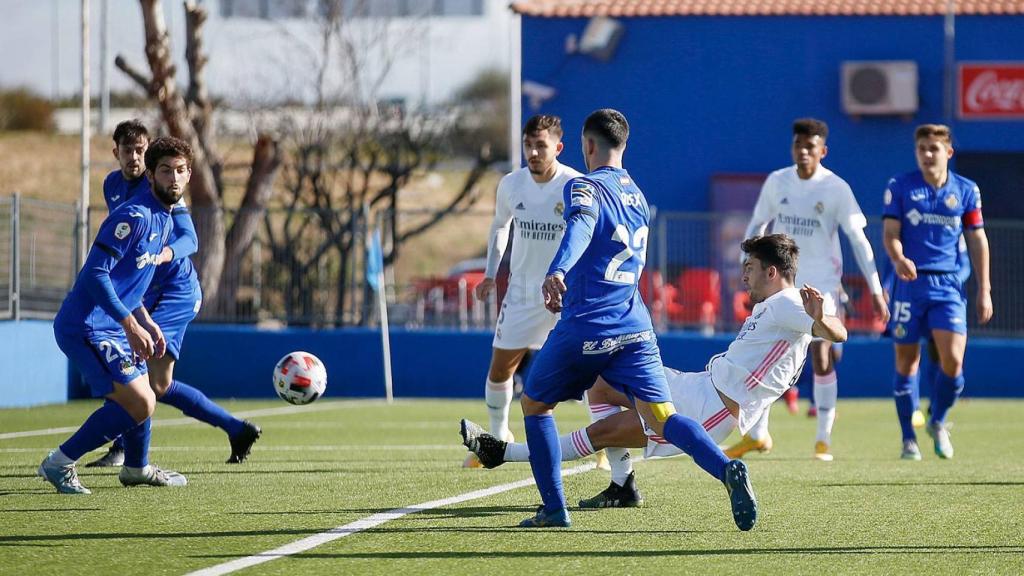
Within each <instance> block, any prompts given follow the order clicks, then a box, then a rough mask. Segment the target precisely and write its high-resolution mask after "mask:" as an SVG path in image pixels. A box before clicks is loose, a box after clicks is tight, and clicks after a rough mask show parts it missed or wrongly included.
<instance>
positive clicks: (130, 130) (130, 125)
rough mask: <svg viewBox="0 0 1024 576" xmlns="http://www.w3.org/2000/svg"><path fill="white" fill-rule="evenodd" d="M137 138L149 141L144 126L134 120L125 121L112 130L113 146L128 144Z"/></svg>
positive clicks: (147, 132)
mask: <svg viewBox="0 0 1024 576" xmlns="http://www.w3.org/2000/svg"><path fill="white" fill-rule="evenodd" d="M139 138H145V139H146V140H149V130H146V125H145V124H143V123H142V122H139V121H138V120H136V119H135V118H132V119H131V120H125V121H124V122H121V123H119V124H118V125H117V128H114V145H115V146H120V145H121V144H130V143H132V142H134V141H136V140H138V139H139Z"/></svg>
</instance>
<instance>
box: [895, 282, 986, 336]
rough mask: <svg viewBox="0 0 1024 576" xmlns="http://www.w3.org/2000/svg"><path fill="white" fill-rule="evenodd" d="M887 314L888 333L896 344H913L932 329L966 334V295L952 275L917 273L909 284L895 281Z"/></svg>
mask: <svg viewBox="0 0 1024 576" xmlns="http://www.w3.org/2000/svg"><path fill="white" fill-rule="evenodd" d="M889 311H890V312H891V314H892V317H891V319H890V320H889V326H888V332H889V333H890V334H891V335H892V339H893V341H894V342H896V343H897V344H916V343H917V342H919V341H920V340H921V338H926V337H928V336H929V335H930V333H931V331H932V330H948V331H950V332H956V333H957V334H966V333H967V296H966V294H965V293H964V287H963V284H962V283H961V282H960V278H959V276H958V275H957V273H955V272H951V273H948V274H930V273H921V272H919V273H918V276H917V280H914V281H911V282H906V281H903V280H900V279H898V278H897V279H896V280H895V283H894V285H893V289H892V298H891V299H890V302H889Z"/></svg>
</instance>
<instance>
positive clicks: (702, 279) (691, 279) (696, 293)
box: [669, 268, 722, 328]
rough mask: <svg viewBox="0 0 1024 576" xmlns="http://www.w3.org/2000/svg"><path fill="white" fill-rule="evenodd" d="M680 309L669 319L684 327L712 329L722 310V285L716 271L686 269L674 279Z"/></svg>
mask: <svg viewBox="0 0 1024 576" xmlns="http://www.w3.org/2000/svg"><path fill="white" fill-rule="evenodd" d="M676 286H677V287H678V288H679V302H680V304H682V309H681V310H680V311H679V313H678V314H676V315H675V317H673V316H672V315H670V316H669V319H670V320H672V321H673V322H676V323H679V324H684V325H699V326H705V327H712V328H713V327H714V326H715V324H716V323H717V322H718V313H719V311H720V310H721V308H722V283H721V279H720V278H719V275H718V271H717V270H712V269H710V268H687V269H686V270H683V271H682V272H681V273H680V274H679V277H678V278H677V279H676Z"/></svg>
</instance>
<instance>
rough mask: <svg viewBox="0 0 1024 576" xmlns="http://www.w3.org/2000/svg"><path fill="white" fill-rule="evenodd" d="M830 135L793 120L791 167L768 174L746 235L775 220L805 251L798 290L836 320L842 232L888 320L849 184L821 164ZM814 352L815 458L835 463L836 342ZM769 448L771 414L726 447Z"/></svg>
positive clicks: (734, 450) (816, 123)
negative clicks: (809, 291) (811, 294)
mask: <svg viewBox="0 0 1024 576" xmlns="http://www.w3.org/2000/svg"><path fill="white" fill-rule="evenodd" d="M827 138H828V126H827V125H826V124H825V123H824V122H822V121H820V120H815V119H813V118H802V119H799V120H797V121H795V122H794V123H793V144H792V155H793V162H794V165H793V166H789V167H786V168H782V169H781V170H776V171H775V172H772V173H771V174H769V175H768V178H767V179H766V180H765V182H764V185H763V186H762V188H761V194H760V196H759V197H758V199H757V204H756V206H755V207H754V214H753V217H752V218H751V219H750V224H749V225H748V226H747V231H746V237H747V238H750V237H753V236H759V235H761V234H762V233H764V231H765V229H766V227H767V226H768V224H769V223H772V231H773V232H782V233H785V234H787V235H789V236H790V237H791V238H793V239H794V240H795V241H796V243H797V245H798V246H799V247H800V272H799V273H798V274H797V278H796V284H797V286H801V285H803V284H809V285H811V286H815V287H817V288H818V289H819V290H820V291H821V293H822V295H823V296H824V299H825V304H824V305H825V312H826V313H827V314H833V315H835V314H837V308H838V307H837V304H838V302H839V293H840V290H841V288H842V285H841V281H842V274H843V255H842V250H841V248H840V245H839V234H838V231H839V229H842V230H843V232H844V233H845V234H846V237H847V239H848V240H849V242H850V247H851V248H852V250H853V254H854V257H855V258H856V260H857V265H858V266H859V267H860V270H861V273H863V274H864V278H865V280H867V286H868V289H869V290H870V291H871V295H872V303H873V307H874V311H875V314H876V315H877V316H878V317H879V318H880V319H881V320H882V321H883V323H885V322H888V320H889V308H888V306H887V305H886V302H885V298H884V297H883V296H882V284H881V282H880V281H879V278H878V271H877V269H876V267H875V258H874V254H873V252H872V250H871V243H870V242H868V239H867V237H866V236H865V235H864V227H865V226H867V219H866V218H865V217H864V213H863V212H861V210H860V206H859V205H858V204H857V199H856V198H855V197H854V196H853V191H852V190H850V186H849V184H847V183H846V181H844V180H843V179H842V178H840V177H839V176H837V175H836V174H835V173H834V172H832V171H831V170H829V169H828V168H825V167H824V166H822V164H821V160H822V159H823V158H824V157H825V155H826V154H828V146H826V143H825V141H826V139H827ZM810 350H811V367H812V368H813V369H814V404H815V407H816V408H817V412H818V414H817V417H818V433H817V437H816V439H815V444H814V457H815V458H816V459H818V460H823V461H830V460H832V453H831V443H832V424H833V422H834V421H835V406H836V396H837V389H838V386H837V379H836V372H835V364H834V360H833V355H832V343H831V342H829V341H827V340H822V339H815V340H814V341H813V342H812V343H811V346H810ZM771 446H772V439H771V436H770V435H769V434H768V411H767V410H766V411H765V413H764V416H763V417H762V419H761V421H760V422H758V424H757V425H756V426H753V427H752V428H751V431H750V434H749V435H748V436H745V437H744V438H743V439H741V440H740V442H739V443H737V444H736V445H734V446H732V447H730V448H729V449H728V450H726V454H727V455H728V456H730V457H732V458H740V457H742V456H743V454H745V453H747V452H749V451H751V450H758V451H762V452H766V451H768V450H770V449H771Z"/></svg>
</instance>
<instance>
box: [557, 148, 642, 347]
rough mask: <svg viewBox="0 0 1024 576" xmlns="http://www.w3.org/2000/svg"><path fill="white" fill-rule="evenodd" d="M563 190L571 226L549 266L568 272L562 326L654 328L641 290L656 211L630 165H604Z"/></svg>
mask: <svg viewBox="0 0 1024 576" xmlns="http://www.w3.org/2000/svg"><path fill="white" fill-rule="evenodd" d="M562 194H563V200H564V202H565V206H566V210H565V213H564V218H565V220H566V222H567V223H568V226H567V232H566V235H565V236H564V237H563V239H562V244H561V245H560V246H559V249H558V252H557V253H556V255H555V258H554V260H553V261H552V263H551V267H550V268H549V270H548V274H554V273H556V272H557V273H561V274H563V275H564V276H565V284H566V287H567V292H566V293H565V295H564V297H563V302H562V318H561V320H560V321H559V324H560V325H561V328H562V329H563V330H565V329H568V330H570V331H571V332H573V333H575V334H579V335H586V336H593V337H602V336H611V335H620V334H628V333H639V332H644V331H648V330H651V329H652V326H651V317H650V314H649V313H648V312H647V307H646V306H645V305H644V303H643V300H642V299H641V298H640V292H639V290H637V286H638V283H639V281H640V274H641V272H643V267H644V262H645V260H646V258H647V237H648V233H649V223H650V216H651V212H650V208H649V207H648V206H647V199H646V198H645V197H644V194H643V192H641V191H640V188H639V187H637V185H636V183H635V182H633V179H632V178H631V177H630V176H629V173H628V172H626V171H625V170H623V169H620V168H610V167H602V168H598V169H597V170H595V171H593V172H591V173H590V174H587V175H586V176H579V177H576V178H573V179H572V180H570V181H569V182H567V183H566V185H565V188H564V190H563V192H562ZM577 226H578V227H579V229H580V230H582V231H584V232H587V231H589V230H592V234H591V235H590V236H589V237H588V236H586V235H585V234H584V235H582V236H581V235H580V234H579V233H578V232H579V230H573V228H574V227H577Z"/></svg>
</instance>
